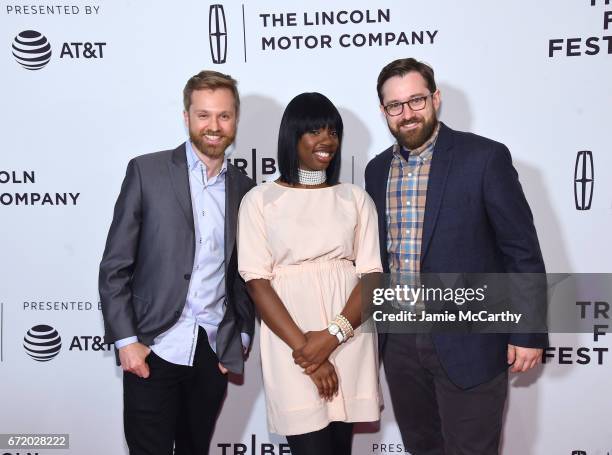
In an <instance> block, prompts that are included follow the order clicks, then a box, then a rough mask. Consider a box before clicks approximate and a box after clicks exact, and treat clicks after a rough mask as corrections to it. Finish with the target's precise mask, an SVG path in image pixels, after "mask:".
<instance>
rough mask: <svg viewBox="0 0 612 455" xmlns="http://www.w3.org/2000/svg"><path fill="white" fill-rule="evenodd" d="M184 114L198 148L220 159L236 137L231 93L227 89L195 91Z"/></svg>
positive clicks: (193, 141) (190, 136)
mask: <svg viewBox="0 0 612 455" xmlns="http://www.w3.org/2000/svg"><path fill="white" fill-rule="evenodd" d="M183 114H184V118H185V125H186V126H187V128H188V129H189V138H190V139H191V142H192V143H193V145H194V147H195V148H196V149H197V151H198V152H200V153H201V154H202V155H204V156H205V157H207V158H210V159H213V160H215V159H220V158H223V156H224V154H225V149H227V147H229V146H230V144H231V143H232V142H234V138H235V137H236V125H237V122H238V116H237V113H236V106H235V100H234V95H233V94H232V92H231V91H230V90H229V89H226V88H219V89H216V90H209V89H203V90H194V92H193V93H192V94H191V106H189V111H185V112H184V113H183Z"/></svg>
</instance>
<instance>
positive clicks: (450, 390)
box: [365, 58, 548, 455]
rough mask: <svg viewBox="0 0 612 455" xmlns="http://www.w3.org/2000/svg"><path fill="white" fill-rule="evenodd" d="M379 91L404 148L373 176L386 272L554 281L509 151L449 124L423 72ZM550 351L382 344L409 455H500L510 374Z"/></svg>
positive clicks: (392, 76) (537, 340)
mask: <svg viewBox="0 0 612 455" xmlns="http://www.w3.org/2000/svg"><path fill="white" fill-rule="evenodd" d="M377 90H378V96H379V100H380V104H381V111H382V112H383V114H384V115H385V118H386V120H387V125H388V127H389V130H390V131H391V133H392V134H393V135H394V137H395V138H396V139H397V143H396V144H395V145H394V146H392V147H389V148H388V149H387V150H385V151H384V152H382V153H381V154H379V155H377V156H376V157H375V158H374V159H372V160H371V161H370V163H369V164H368V166H367V168H366V171H365V180H366V190H367V191H368V193H369V194H370V196H371V197H372V199H373V200H374V202H375V203H376V207H377V210H378V222H379V232H380V251H381V258H382V263H383V267H384V269H385V272H391V273H405V274H419V273H544V272H545V268H544V262H543V260H542V254H541V252H540V246H539V243H538V238H537V234H536V230H535V227H534V224H533V218H532V214H531V210H530V209H529V205H528V203H527V201H526V199H525V195H524V194H523V191H522V189H521V185H520V183H519V180H518V176H517V172H516V170H515V169H514V167H513V166H512V160H511V157H510V152H509V151H508V149H507V148H506V146H504V145H503V144H500V143H499V142H495V141H492V140H490V139H487V138H484V137H481V136H477V135H474V134H470V133H463V132H459V131H454V130H452V129H450V128H449V127H447V126H446V125H444V124H443V123H441V122H439V121H438V119H437V113H438V111H439V108H440V103H441V97H440V91H439V90H438V89H437V87H436V83H435V79H434V72H433V69H432V68H431V67H429V66H428V65H426V64H424V63H422V62H419V61H417V60H415V59H412V58H408V59H400V60H396V61H394V62H391V63H390V64H388V65H387V66H385V68H383V70H382V71H381V73H380V75H379V77H378V84H377ZM538 304H540V303H538ZM541 304H542V305H545V301H542V302H541ZM547 342H548V338H547V335H546V334H542V333H540V334H527V333H514V334H501V333H487V334H474V333H470V334H449V333H432V334H382V335H381V355H382V359H383V362H384V366H385V373H386V376H387V382H388V384H389V389H390V392H391V399H392V403H393V408H394V412H395V416H396V419H397V422H398V425H399V428H400V431H401V434H402V439H403V442H404V446H405V450H408V451H409V452H410V453H411V454H413V455H439V454H446V455H449V454H462V455H467V454H474V455H476V454H478V455H486V454H497V453H498V450H499V441H500V434H501V425H502V414H503V409H504V404H505V400H506V394H507V381H508V369H510V371H512V372H523V371H527V370H529V369H530V368H533V367H534V365H536V364H537V363H538V362H540V361H541V357H542V348H544V347H545V346H546V345H547ZM509 366H510V368H509Z"/></svg>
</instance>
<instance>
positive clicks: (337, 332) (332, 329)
mask: <svg viewBox="0 0 612 455" xmlns="http://www.w3.org/2000/svg"><path fill="white" fill-rule="evenodd" d="M327 331H328V332H329V333H330V335H333V336H335V337H336V338H338V342H339V343H340V344H342V343H343V342H344V333H342V330H341V329H340V326H339V325H338V324H336V323H335V322H331V323H330V324H329V325H328V326H327Z"/></svg>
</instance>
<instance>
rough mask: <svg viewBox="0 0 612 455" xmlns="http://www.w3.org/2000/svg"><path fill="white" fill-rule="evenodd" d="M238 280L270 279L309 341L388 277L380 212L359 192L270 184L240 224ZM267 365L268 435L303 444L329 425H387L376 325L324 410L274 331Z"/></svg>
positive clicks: (352, 348)
mask: <svg viewBox="0 0 612 455" xmlns="http://www.w3.org/2000/svg"><path fill="white" fill-rule="evenodd" d="M238 270H239V271H240V274H241V275H242V277H243V278H244V279H245V280H246V281H249V280H252V279H256V278H265V279H268V280H270V281H271V284H272V287H273V288H274V290H275V291H276V292H277V294H278V295H279V297H280V298H281V300H282V302H283V304H284V305H285V307H286V308H287V310H288V311H289V314H290V315H291V317H292V318H293V320H294V321H295V322H296V324H297V325H298V326H299V327H300V329H301V330H302V331H304V332H306V331H312V330H322V329H325V328H326V327H327V325H328V324H329V322H330V321H331V320H332V319H333V318H334V317H335V316H336V315H337V314H338V313H340V312H341V311H342V309H343V308H344V306H345V304H346V301H347V299H348V297H349V295H350V293H351V291H352V290H353V288H354V287H355V285H356V283H357V280H358V275H359V274H362V273H368V272H381V271H382V267H381V263H380V254H379V247H378V224H377V215H376V209H375V207H374V203H373V202H372V200H371V199H370V197H369V196H368V195H367V193H366V192H365V191H364V190H362V189H361V188H359V187H358V186H355V185H351V184H339V185H335V186H332V187H327V188H320V189H298V188H288V187H284V186H281V185H279V184H278V183H274V182H269V183H265V184H263V185H260V186H258V187H255V188H253V189H252V190H251V191H249V192H248V193H247V194H246V195H245V197H244V199H243V200H242V204H241V206H240V213H239V220H238ZM260 346H261V364H262V371H263V382H264V389H265V394H266V407H267V411H268V428H269V430H270V431H271V432H273V433H277V434H281V435H294V434H303V433H308V432H311V431H316V430H319V429H321V428H324V427H326V426H327V425H328V424H329V422H332V421H343V422H369V421H376V420H378V419H379V417H380V406H381V398H380V388H379V382H378V364H377V343H376V334H375V333H373V330H372V328H371V324H370V325H369V326H368V329H367V330H366V328H365V327H364V326H362V327H361V328H359V329H357V330H356V331H355V336H354V337H353V338H351V339H350V340H349V341H348V342H346V343H344V344H343V345H341V346H340V347H339V348H337V349H336V350H335V351H334V352H333V353H332V355H331V357H330V361H331V363H332V364H333V365H334V366H335V368H336V372H337V374H338V378H339V383H340V386H339V393H338V396H337V397H335V398H334V399H333V401H331V402H326V401H324V400H322V399H321V398H320V397H319V395H318V393H317V388H316V387H315V385H314V383H313V382H312V380H311V379H310V378H309V377H308V376H307V375H305V374H304V373H303V370H302V369H301V368H300V367H299V366H298V365H296V364H295V363H294V362H293V357H292V355H291V354H292V351H291V349H290V348H289V346H287V345H286V344H285V343H284V342H283V341H282V340H281V339H280V338H278V337H277V336H276V335H275V334H274V333H273V332H272V331H271V330H270V329H269V328H268V327H267V326H266V324H265V323H264V322H262V323H261V334H260Z"/></svg>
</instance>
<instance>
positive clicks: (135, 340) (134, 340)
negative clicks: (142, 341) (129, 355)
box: [115, 336, 138, 349]
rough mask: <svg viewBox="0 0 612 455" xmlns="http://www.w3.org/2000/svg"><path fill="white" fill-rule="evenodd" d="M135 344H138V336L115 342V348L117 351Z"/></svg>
mask: <svg viewBox="0 0 612 455" xmlns="http://www.w3.org/2000/svg"><path fill="white" fill-rule="evenodd" d="M134 343H138V337H137V336H133V337H127V338H121V339H120V340H117V341H115V347H116V348H117V349H121V348H123V347H125V346H127V345H128V344H134Z"/></svg>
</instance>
